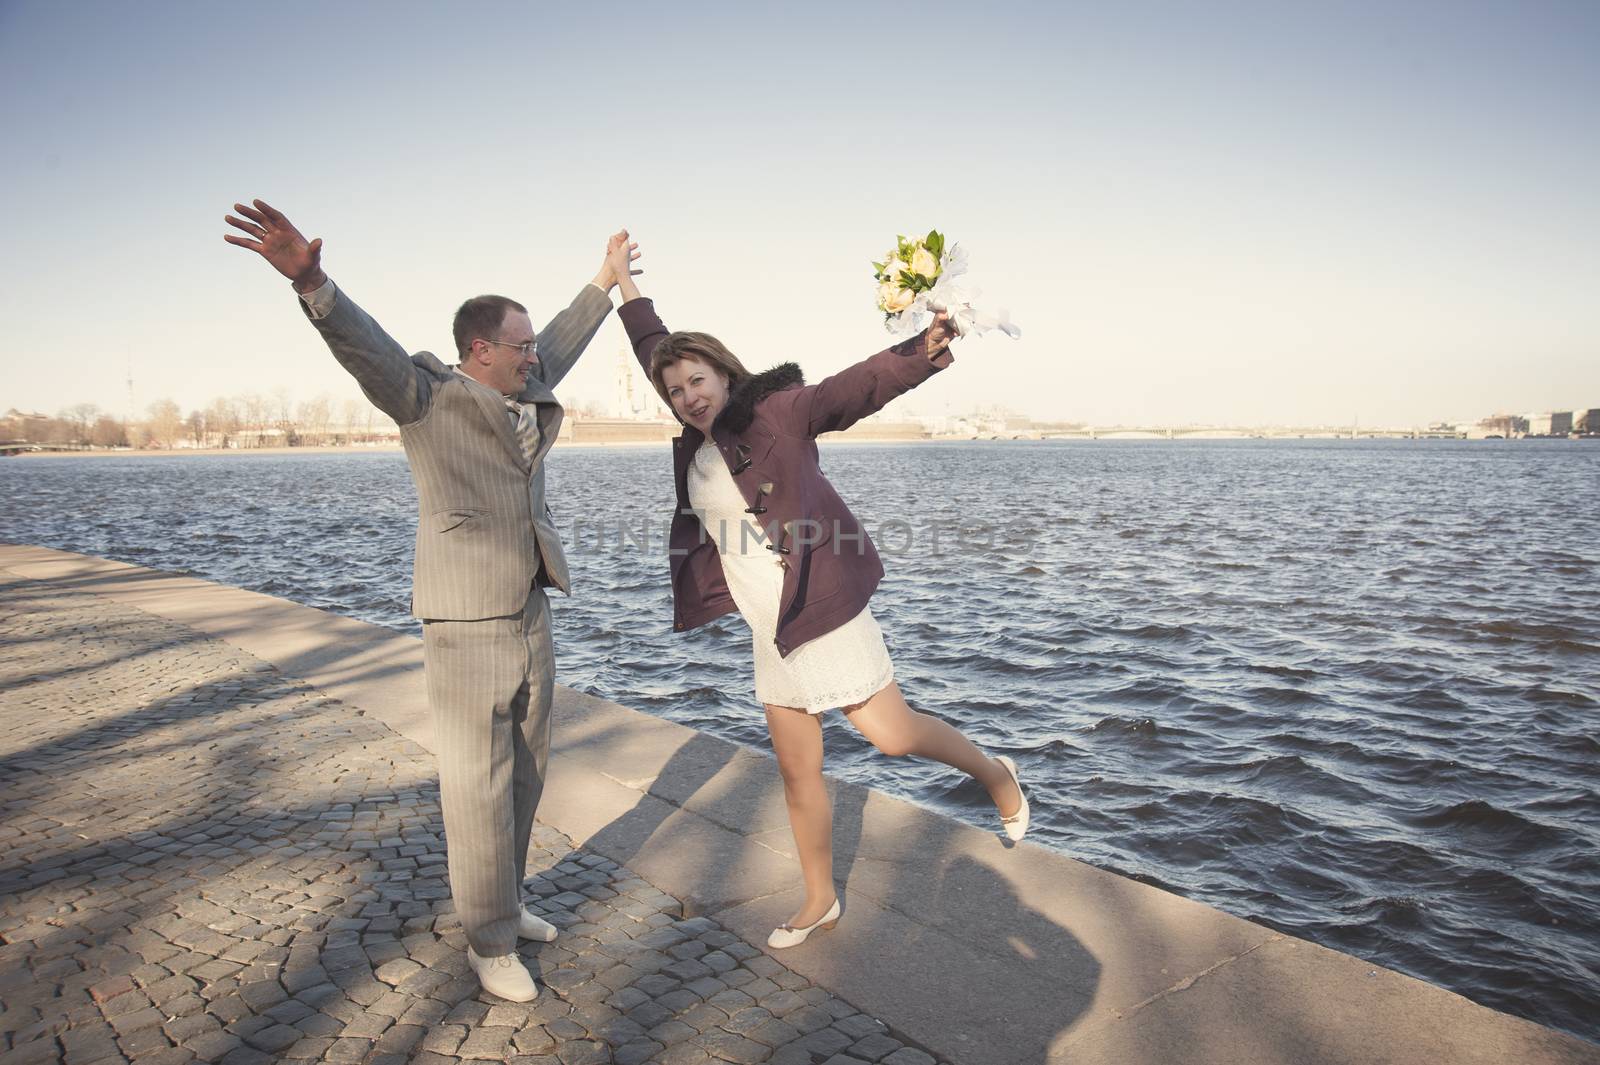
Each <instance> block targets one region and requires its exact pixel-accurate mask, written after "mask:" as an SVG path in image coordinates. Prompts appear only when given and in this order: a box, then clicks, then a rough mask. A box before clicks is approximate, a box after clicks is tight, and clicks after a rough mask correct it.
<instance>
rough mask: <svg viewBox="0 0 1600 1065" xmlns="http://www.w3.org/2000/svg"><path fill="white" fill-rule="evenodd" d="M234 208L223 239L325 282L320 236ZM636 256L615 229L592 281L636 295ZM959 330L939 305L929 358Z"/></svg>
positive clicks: (302, 284)
mask: <svg viewBox="0 0 1600 1065" xmlns="http://www.w3.org/2000/svg"><path fill="white" fill-rule="evenodd" d="M233 209H234V210H235V211H237V212H238V215H232V214H230V215H225V216H223V217H224V219H225V220H226V221H227V223H228V224H229V225H230V226H233V227H234V228H235V229H237V230H239V231H240V232H242V233H244V234H245V235H244V236H238V235H236V234H233V233H226V234H223V237H222V239H223V240H225V241H227V242H228V243H229V244H233V245H236V246H238V247H240V248H246V249H248V250H250V251H253V252H255V253H256V254H257V255H259V256H261V257H262V258H263V259H265V260H266V261H267V262H268V263H269V264H271V266H272V268H273V269H274V270H276V271H278V273H280V274H282V275H283V276H284V277H286V278H288V279H289V280H290V281H291V282H293V283H294V287H295V291H296V292H299V293H302V294H305V293H309V292H315V291H316V290H317V289H319V288H321V287H322V286H323V285H324V284H326V283H327V281H328V275H327V274H326V273H324V272H323V269H322V238H321V237H315V238H313V239H311V240H307V239H306V238H305V237H304V236H303V235H302V234H301V232H300V230H298V229H296V228H295V226H294V223H293V222H290V221H289V219H288V218H287V217H285V216H284V214H283V212H282V211H279V210H278V209H277V208H275V207H273V206H272V205H271V204H269V203H267V202H266V201H265V200H252V201H250V205H249V206H246V205H245V204H242V203H236V204H234V205H233ZM240 216H243V217H240ZM638 258H639V245H638V244H637V243H635V242H632V241H630V240H629V239H628V231H627V230H626V229H620V230H618V231H617V232H615V233H613V234H612V235H611V237H610V238H609V239H608V240H607V241H606V254H605V258H604V260H603V261H602V263H601V266H600V272H599V273H597V274H595V277H594V283H595V285H596V286H598V287H599V288H600V290H601V291H602V292H610V291H611V290H612V289H613V288H614V287H616V286H618V285H623V292H622V296H623V301H624V302H626V301H627V300H630V299H636V298H638V296H639V290H638V289H637V288H635V287H634V286H633V285H632V284H631V278H633V277H637V276H638V275H640V274H642V273H644V271H643V270H636V269H634V268H633V264H634V262H635V261H637V260H638ZM624 279H630V283H628V284H625V285H624V284H623V281H624ZM959 335H960V334H959V333H958V332H957V331H956V327H955V323H954V322H952V321H951V320H950V315H949V314H948V313H947V312H945V311H939V312H938V313H937V315H935V317H934V320H933V324H932V325H930V326H929V327H928V340H927V354H928V358H930V359H933V358H937V357H938V356H939V355H941V354H943V353H944V350H945V349H946V348H948V347H949V346H950V342H951V341H952V340H954V339H955V338H956V337H957V336H959Z"/></svg>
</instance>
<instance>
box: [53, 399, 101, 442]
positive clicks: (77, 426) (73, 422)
mask: <svg viewBox="0 0 1600 1065" xmlns="http://www.w3.org/2000/svg"><path fill="white" fill-rule="evenodd" d="M99 418H100V408H99V407H97V406H95V405H94V404H93V403H79V404H76V405H75V406H71V407H68V408H67V409H66V410H64V411H62V412H61V419H60V420H61V421H63V422H66V423H67V426H68V427H69V436H68V437H67V439H69V440H71V441H72V442H73V443H75V444H87V443H88V442H89V437H90V435H91V434H92V432H93V430H94V423H95V422H96V421H97V420H99Z"/></svg>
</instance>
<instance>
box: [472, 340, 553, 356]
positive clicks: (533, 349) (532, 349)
mask: <svg viewBox="0 0 1600 1065" xmlns="http://www.w3.org/2000/svg"><path fill="white" fill-rule="evenodd" d="M480 339H482V340H483V342H484V343H485V344H499V345H500V346H501V347H502V348H516V349H517V352H518V353H519V354H520V355H521V356H522V357H523V358H524V359H531V358H533V357H534V356H535V355H537V354H539V341H538V340H536V339H535V340H524V341H523V342H522V343H520V344H513V343H511V342H510V341H508V340H489V339H486V338H480Z"/></svg>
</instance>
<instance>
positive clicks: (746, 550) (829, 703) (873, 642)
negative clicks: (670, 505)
mask: <svg viewBox="0 0 1600 1065" xmlns="http://www.w3.org/2000/svg"><path fill="white" fill-rule="evenodd" d="M689 505H690V506H691V507H693V508H694V509H695V510H697V511H699V512H700V513H701V514H702V515H703V517H704V521H705V526H706V534H707V535H708V536H710V537H711V538H712V539H713V540H715V541H716V543H717V548H718V550H719V551H720V552H721V555H722V572H723V575H724V576H725V577H726V578H727V580H728V591H729V592H730V593H731V594H732V595H733V602H734V604H735V605H736V606H737V607H738V608H739V613H740V614H742V615H744V620H745V622H746V623H747V624H748V625H749V626H750V646H751V649H752V650H753V652H754V653H755V660H756V698H757V699H759V700H761V701H762V702H763V703H767V704H770V705H772V706H792V707H797V708H799V709H803V710H805V711H806V712H807V713H810V714H820V713H822V711H824V710H828V709H830V708H833V707H840V706H854V705H855V704H857V703H861V702H865V701H866V700H867V699H869V698H871V697H872V696H874V695H876V694H877V693H878V692H880V691H882V690H883V689H884V688H886V687H888V686H889V683H890V682H891V681H893V680H894V663H893V662H891V661H890V660H889V649H888V648H887V647H885V646H884V643H883V630H881V629H879V628H878V623H877V621H876V620H874V619H873V617H872V610H871V608H866V609H863V610H862V611H861V613H859V614H857V615H856V616H855V617H853V618H851V619H850V620H849V621H847V622H845V623H844V624H843V625H841V626H840V627H839V628H837V629H834V630H833V631H832V632H828V633H824V634H823V635H821V636H818V637H817V638H816V639H814V640H811V641H809V642H807V643H804V644H801V645H800V646H799V647H797V648H795V649H794V650H793V651H791V652H789V657H788V658H784V657H783V656H781V655H779V654H778V648H777V647H776V646H774V644H773V641H774V640H775V639H776V638H777V633H778V602H779V600H780V599H781V598H782V596H783V570H782V569H781V568H780V567H779V565H778V561H779V559H778V556H777V555H775V554H774V553H773V552H771V551H768V550H767V548H766V546H765V545H766V541H765V540H764V539H762V538H760V537H758V536H756V535H755V530H756V528H757V525H756V523H757V522H759V521H760V519H759V518H756V517H752V516H750V515H748V514H746V513H745V512H744V508H745V506H746V503H745V498H744V496H743V494H741V493H740V491H739V486H738V485H737V484H735V483H734V481H733V474H731V473H729V472H728V464H727V462H726V461H724V460H723V458H722V456H721V454H719V453H718V451H717V447H716V444H715V443H713V442H711V441H709V440H708V441H706V444H705V446H704V447H702V448H701V449H700V450H699V451H698V452H697V453H696V454H695V457H694V461H693V462H691V463H690V464H689ZM745 522H749V523H751V524H750V533H749V534H748V535H745V534H742V532H741V527H742V526H743V525H744V523H745Z"/></svg>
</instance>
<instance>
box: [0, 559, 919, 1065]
mask: <svg viewBox="0 0 1600 1065" xmlns="http://www.w3.org/2000/svg"><path fill="white" fill-rule="evenodd" d="M0 809H3V814H4V817H3V821H0V852H3V857H0V1004H3V1009H0V1057H3V1059H4V1061H5V1063H6V1065H34V1063H37V1062H58V1061H59V1062H68V1063H72V1065H76V1063H79V1062H84V1063H87V1062H121V1061H133V1062H138V1063H139V1065H157V1063H159V1065H168V1063H179V1062H184V1061H191V1060H199V1061H221V1062H226V1063H228V1065H251V1063H255V1062H265V1061H273V1060H287V1061H298V1060H312V1061H316V1060H321V1061H330V1062H374V1063H377V1062H384V1063H388V1062H404V1061H414V1062H450V1061H457V1060H462V1059H478V1060H491V1061H498V1060H511V1061H516V1062H523V1063H527V1065H535V1063H538V1065H554V1063H556V1062H560V1063H562V1065H587V1063H593V1062H612V1061H615V1062H619V1063H624V1065H635V1063H640V1062H647V1061H648V1062H661V1063H662V1065H693V1063H700V1062H711V1061H729V1062H739V1063H756V1062H773V1063H776V1065H801V1063H805V1065H811V1063H822V1062H829V1063H832V1065H848V1063H853V1062H885V1063H888V1065H932V1063H933V1058H932V1057H930V1056H929V1055H927V1054H925V1053H923V1052H922V1051H921V1050H919V1049H916V1048H915V1047H912V1046H906V1045H904V1044H903V1042H902V1040H900V1039H897V1038H895V1037H894V1036H893V1035H891V1034H890V1033H888V1032H887V1031H886V1030H885V1028H884V1026H883V1025H882V1024H881V1023H879V1022H878V1021H876V1020H875V1019H873V1018H871V1017H868V1016H865V1015H863V1014H862V1013H860V1012H858V1011H857V1010H856V1009H854V1008H853V1007H851V1006H850V1005H849V1004H848V1003H846V1002H843V1001H841V1000H840V999H838V998H836V997H835V996H833V995H831V994H829V993H828V992H827V991H826V990H825V989H823V988H820V987H816V986H813V985H811V984H810V983H809V982H808V981H807V980H805V979H804V978H802V977H800V976H797V975H796V974H795V973H793V972H790V971H789V970H787V969H786V968H785V967H784V966H783V965H781V964H779V963H778V962H777V961H775V960H774V959H773V958H772V957H769V956H768V955H766V954H764V953H762V952H761V951H759V950H757V949H756V948H755V947H753V946H751V945H750V944H748V943H745V942H743V941H741V940H739V939H738V938H736V937H735V936H733V935H731V934H729V933H728V932H726V931H724V930H723V929H721V928H719V927H718V926H717V925H716V924H715V923H714V922H712V921H710V920H707V919H705V918H693V919H689V920H685V919H683V918H682V917H681V908H680V906H679V904H678V901H677V900H675V899H673V898H671V897H670V896H668V895H665V894H663V893H662V892H660V891H658V890H656V889H655V888H654V887H652V886H651V885H650V884H648V883H646V882H645V881H644V880H642V879H640V878H639V877H637V876H635V875H633V874H632V873H630V872H629V871H628V870H627V869H625V868H622V867H619V866H618V865H616V864H615V863H613V862H610V861H607V860H605V859H604V858H601V857H599V856H597V855H594V854H588V853H585V852H583V851H581V850H577V849H574V848H573V847H572V845H571V842H570V841H569V840H568V839H567V838H566V837H564V836H563V835H561V834H560V833H559V832H556V831H554V830H553V829H550V828H547V827H544V826H537V827H536V828H535V834H534V841H533V843H534V846H533V849H532V853H531V854H530V855H529V868H530V870H532V871H533V873H534V875H532V876H530V877H529V879H528V882H527V892H528V895H529V898H530V900H531V906H532V908H533V909H535V910H536V911H541V912H543V913H544V914H545V915H546V916H547V918H548V919H549V920H550V921H551V922H552V923H554V924H556V925H558V926H559V927H560V928H561V929H562V933H561V936H560V938H559V939H557V940H556V942H555V943H551V944H539V945H537V946H534V945H529V944H525V945H524V948H523V955H524V957H525V959H526V960H527V961H528V962H529V965H530V968H532V969H533V971H534V973H535V976H536V977H537V978H538V979H539V982H540V983H541V985H542V990H541V993H540V995H539V998H538V999H537V1000H536V1001H534V1002H531V1003H527V1004H522V1005H518V1004H513V1003H508V1002H503V1001H501V1000H499V999H496V998H494V997H492V996H489V995H486V994H483V993H482V992H481V991H480V990H479V988H478V984H477V981H476V979H475V978H474V977H473V975H472V974H471V972H470V971H469V970H468V968H467V964H466V955H465V953H464V951H465V938H464V936H463V935H462V934H461V931H460V925H459V923H458V922H457V921H456V919H455V916H454V914H453V911H452V909H451V905H450V899H449V889H448V885H447V883H446V879H445V856H444V838H443V824H442V819H441V817H440V814H439V796H438V785H437V781H436V779H435V777H434V772H433V758H432V756H431V755H430V754H428V752H427V751H425V750H423V749H422V748H421V747H418V746H417V745H416V744H414V743H412V742H411V741H409V740H406V739H404V738H403V737H401V736H399V735H397V734H395V733H394V732H391V731H390V730H389V729H388V728H387V727H386V726H384V725H383V724H382V723H381V722H379V721H376V720H374V719H372V718H368V717H365V716H362V715H360V714H359V713H358V712H356V711H354V710H352V709H350V708H349V707H347V706H345V705H343V704H341V703H339V702H337V701H335V700H332V699H329V698H327V697H326V696H324V695H322V694H321V693H319V692H318V691H316V690H314V689H309V688H307V687H305V686H303V685H301V684H298V683H296V682H295V681H294V680H293V679H292V678H287V677H285V676H283V675H282V674H280V673H278V672H276V671H275V670H274V669H273V668H272V667H270V666H268V665H266V664H264V663H262V662H261V661H259V660H257V659H255V658H253V657H251V656H250V655H248V654H246V653H244V652H242V651H239V650H238V649H236V648H234V647H232V646H230V645H228V644H225V643H221V642H219V641H216V640H212V639H209V638H207V637H205V636H203V635H201V634H199V633H197V632H195V631H193V630H191V629H188V628H186V627H184V626H181V625H177V624H174V623H172V622H169V621H166V620H164V619H161V618H158V617H155V616H152V615H149V614H145V613H143V612H141V611H138V610H136V609H133V608H131V607H126V606H123V605H121V604H118V603H116V602H114V601H112V600H109V599H104V598H100V597H96V596H92V595H86V594H83V593H77V592H73V591H71V590H70V589H69V588H66V587H62V586H57V585H55V584H53V583H51V582H48V581H39V582H34V581H24V580H17V579H15V578H12V577H9V576H5V575H0Z"/></svg>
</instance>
